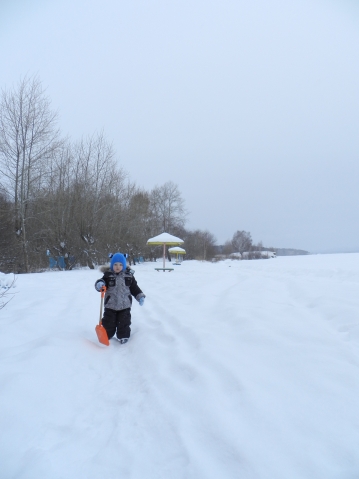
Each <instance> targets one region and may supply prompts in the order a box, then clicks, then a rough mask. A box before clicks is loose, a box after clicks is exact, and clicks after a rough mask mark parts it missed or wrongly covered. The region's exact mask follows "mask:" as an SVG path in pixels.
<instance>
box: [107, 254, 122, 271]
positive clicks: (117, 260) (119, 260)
mask: <svg viewBox="0 0 359 479" xmlns="http://www.w3.org/2000/svg"><path fill="white" fill-rule="evenodd" d="M115 263H121V264H122V266H123V269H124V270H125V269H126V258H125V257H124V255H123V254H122V253H115V254H114V255H113V256H112V258H111V263H110V268H111V270H112V271H113V265H114V264H115Z"/></svg>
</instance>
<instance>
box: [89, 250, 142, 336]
mask: <svg viewBox="0 0 359 479" xmlns="http://www.w3.org/2000/svg"><path fill="white" fill-rule="evenodd" d="M100 271H102V273H104V275H103V277H102V278H101V279H98V280H97V281H96V283H95V288H96V290H97V291H101V288H102V287H103V286H106V294H105V310H104V314H103V318H102V326H103V327H104V328H105V329H106V332H107V336H108V339H110V338H112V337H113V336H114V335H115V333H116V339H117V340H118V341H120V343H122V344H123V343H127V341H128V340H129V338H130V334H131V327H130V325H131V306H132V296H133V297H134V298H136V300H137V301H138V302H139V304H140V306H142V305H143V303H144V301H145V297H146V296H145V295H144V293H143V292H142V291H141V289H140V288H139V286H138V284H137V281H136V280H135V277H134V276H133V274H132V272H131V270H130V269H129V268H127V267H126V258H125V256H124V255H123V254H121V253H116V254H114V255H113V256H112V258H111V263H110V266H109V267H108V266H102V267H101V268H100Z"/></svg>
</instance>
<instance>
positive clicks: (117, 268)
mask: <svg viewBox="0 0 359 479" xmlns="http://www.w3.org/2000/svg"><path fill="white" fill-rule="evenodd" d="M122 268H123V266H122V263H115V264H114V265H113V271H114V272H115V273H119V272H120V271H122Z"/></svg>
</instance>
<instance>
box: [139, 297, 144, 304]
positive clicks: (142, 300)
mask: <svg viewBox="0 0 359 479" xmlns="http://www.w3.org/2000/svg"><path fill="white" fill-rule="evenodd" d="M144 302H145V298H144V297H143V296H142V298H140V300H139V303H140V306H143V303H144Z"/></svg>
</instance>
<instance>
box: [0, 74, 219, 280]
mask: <svg viewBox="0 0 359 479" xmlns="http://www.w3.org/2000/svg"><path fill="white" fill-rule="evenodd" d="M0 173H1V178H0V271H3V272H10V271H12V272H16V273H21V272H32V271H39V270H41V269H43V268H47V267H48V265H49V257H52V258H59V257H61V258H63V261H64V264H65V267H66V269H72V268H73V267H74V266H75V265H80V266H85V265H87V266H89V267H90V268H94V267H95V266H96V265H97V264H101V263H103V262H105V261H106V260H107V255H108V253H109V252H115V251H122V252H126V253H128V254H129V255H130V259H131V258H134V257H136V256H143V257H145V258H146V259H155V258H156V257H160V256H161V248H160V247H149V246H146V242H147V240H148V239H149V238H150V237H153V236H156V235H158V234H160V233H162V232H163V231H166V232H168V233H171V234H174V235H175V236H179V237H181V238H182V239H184V240H185V247H186V252H187V256H186V257H187V258H188V259H192V258H201V259H208V258H209V257H211V256H213V254H214V253H215V241H216V240H215V237H214V236H213V235H212V234H211V233H209V232H208V231H201V230H196V231H188V230H186V229H185V222H186V214H187V213H186V209H185V205H184V200H183V198H182V196H181V193H180V191H179V189H178V186H177V185H176V184H174V183H172V182H167V183H165V184H164V185H161V186H155V187H154V188H153V189H152V190H151V191H146V190H144V189H142V188H139V187H138V186H137V185H136V184H135V183H134V182H133V181H131V179H130V178H129V177H128V175H127V173H126V172H125V170H124V169H122V168H121V167H119V165H118V162H117V159H116V154H115V151H114V149H113V147H112V145H111V143H109V142H108V141H107V140H106V138H105V136H104V134H103V133H100V134H94V135H92V136H89V137H87V138H84V139H81V140H80V141H77V142H73V141H71V140H69V139H64V138H62V136H61V133H60V131H59V129H58V127H57V114H56V113H55V112H54V111H53V110H52V109H51V105H50V101H49V99H48V98H47V97H46V96H45V93H44V90H43V88H42V85H41V82H40V81H39V79H38V78H28V77H27V78H25V79H23V80H21V81H20V83H19V85H18V86H17V87H16V88H14V89H13V90H6V91H5V90H4V91H3V92H2V95H1V103H0Z"/></svg>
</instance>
